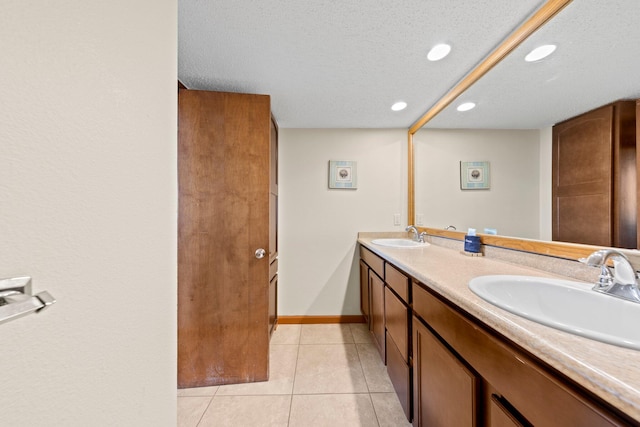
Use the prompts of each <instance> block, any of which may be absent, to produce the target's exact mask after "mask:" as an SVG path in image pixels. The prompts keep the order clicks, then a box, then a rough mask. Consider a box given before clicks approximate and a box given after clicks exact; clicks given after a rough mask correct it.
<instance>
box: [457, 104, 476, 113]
mask: <svg viewBox="0 0 640 427" xmlns="http://www.w3.org/2000/svg"><path fill="white" fill-rule="evenodd" d="M475 106H476V104H475V102H465V103H464V104H460V105H458V108H456V110H458V111H469V110H471V109H473V108H475Z"/></svg>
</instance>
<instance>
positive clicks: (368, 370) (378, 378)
mask: <svg viewBox="0 0 640 427" xmlns="http://www.w3.org/2000/svg"><path fill="white" fill-rule="evenodd" d="M356 348H357V349H358V356H359V357H360V363H361V364H362V371H363V372H364V377H365V379H366V380H367V387H368V390H369V392H371V393H374V392H377V393H385V392H393V391H394V389H393V384H391V380H390V379H389V374H387V367H386V366H385V365H384V363H383V362H382V358H380V353H378V348H377V347H376V345H375V344H356Z"/></svg>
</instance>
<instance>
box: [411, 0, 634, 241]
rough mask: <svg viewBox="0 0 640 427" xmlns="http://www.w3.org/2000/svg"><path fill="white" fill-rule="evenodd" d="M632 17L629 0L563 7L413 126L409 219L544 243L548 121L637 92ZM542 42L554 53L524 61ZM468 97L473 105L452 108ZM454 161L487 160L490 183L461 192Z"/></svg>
mask: <svg viewBox="0 0 640 427" xmlns="http://www.w3.org/2000/svg"><path fill="white" fill-rule="evenodd" d="M638 16H640V1H637V0H619V1H616V2H599V1H596V0H585V1H580V2H573V3H571V4H569V5H568V6H567V7H566V8H565V9H564V10H562V11H561V12H560V13H559V14H558V15H557V16H555V17H554V18H553V19H552V20H551V21H550V22H548V23H547V24H546V25H545V26H543V27H542V28H541V29H539V30H538V31H537V32H536V33H534V34H533V35H532V36H531V37H530V38H529V39H527V40H526V41H525V42H523V43H522V45H520V46H519V47H518V48H517V49H516V50H514V51H513V52H512V53H511V54H510V55H509V56H508V57H507V58H505V59H504V60H502V62H501V63H500V64H498V65H497V66H496V67H495V68H494V69H492V70H491V71H490V72H489V73H488V74H487V75H485V76H484V77H483V78H481V79H480V80H479V81H478V82H476V83H475V84H474V85H473V86H472V87H471V88H469V89H468V90H467V91H466V92H465V93H463V94H462V95H460V96H459V97H458V98H457V99H456V101H455V102H454V103H452V104H451V105H450V106H449V107H448V108H446V109H445V110H443V111H442V112H441V113H440V114H438V115H437V116H436V117H434V118H433V119H432V120H430V121H429V122H428V123H427V124H426V127H425V128H423V129H422V130H420V131H419V132H417V133H416V134H415V135H414V173H415V187H414V192H415V209H416V210H415V214H416V222H417V223H420V222H422V224H423V225H424V226H427V227H433V228H438V229H443V228H444V227H446V226H448V225H454V226H456V227H457V229H458V230H462V231H465V230H466V229H467V228H468V227H472V228H476V229H477V230H478V231H479V232H483V230H484V228H492V229H496V230H497V232H498V234H500V235H505V236H514V237H524V238H533V239H540V240H550V239H551V162H552V159H551V152H552V131H551V129H552V126H553V125H554V124H556V123H559V122H561V121H563V120H566V119H569V118H571V117H574V116H576V115H579V114H581V113H584V112H586V111H589V110H592V109H595V108H597V107H599V106H602V105H605V104H608V103H611V102H613V101H616V100H619V99H637V98H640V83H639V81H638V79H637V78H636V77H635V76H637V75H638V72H639V70H640V55H637V54H635V52H637V49H638V43H639V42H640V26H639V25H637V22H636V21H637V17H638ZM548 43H553V44H556V45H557V46H558V47H557V49H556V51H555V52H554V53H553V55H551V56H550V57H548V58H546V59H543V60H541V61H539V62H533V63H527V62H525V61H524V57H525V56H526V55H527V53H529V52H530V51H531V50H532V49H533V48H535V47H537V46H540V45H542V44H548ZM467 101H473V102H475V103H476V104H477V107H476V108H475V109H473V110H471V111H468V112H464V113H461V112H458V111H456V106H457V105H458V104H460V103H462V102H467ZM474 135H475V136H477V137H478V139H477V140H472V139H471V137H472V136H474ZM460 161H489V162H490V164H491V188H490V189H489V190H464V191H463V190H461V189H460V171H459V167H460V166H459V162H460ZM421 220H422V221H421Z"/></svg>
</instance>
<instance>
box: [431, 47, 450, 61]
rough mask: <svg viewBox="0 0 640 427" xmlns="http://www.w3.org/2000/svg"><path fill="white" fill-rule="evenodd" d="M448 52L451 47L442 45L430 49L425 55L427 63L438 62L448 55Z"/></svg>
mask: <svg viewBox="0 0 640 427" xmlns="http://www.w3.org/2000/svg"><path fill="white" fill-rule="evenodd" d="M449 52H451V46H449V45H448V44H444V43H442V44H437V45H435V46H434V47H432V48H431V50H430V51H429V53H428V54H427V59H428V60H429V61H439V60H441V59H442V58H444V57H445V56H447V55H449Z"/></svg>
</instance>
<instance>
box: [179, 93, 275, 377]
mask: <svg viewBox="0 0 640 427" xmlns="http://www.w3.org/2000/svg"><path fill="white" fill-rule="evenodd" d="M270 121H271V115H270V102H269V97H268V96H259V95H244V94H231V93H218V92H204V91H192V90H184V89H181V90H180V91H179V96H178V191H179V211H178V386H179V387H181V388H183V387H196V386H210V385H216V384H229V383H240V382H252V381H263V380H267V379H268V367H269V358H268V357H269V333H268V326H267V325H268V321H269V319H268V316H269V315H268V303H269V256H268V255H267V254H265V256H264V257H263V258H261V259H257V258H256V255H255V252H256V250H257V249H259V248H263V249H265V252H266V251H268V249H269V162H270V160H269V159H270V155H269V135H270Z"/></svg>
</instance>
